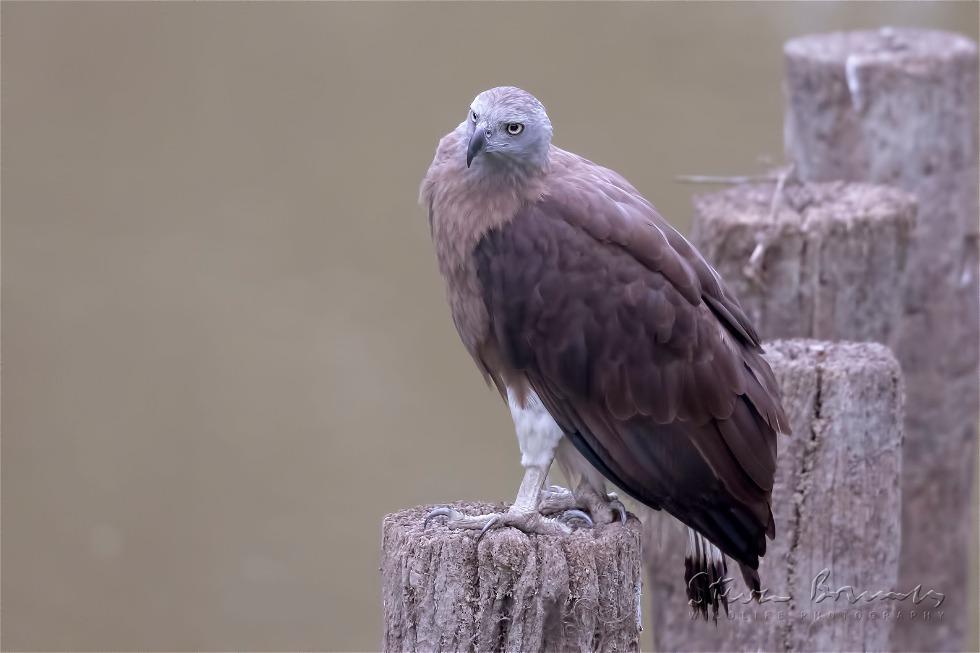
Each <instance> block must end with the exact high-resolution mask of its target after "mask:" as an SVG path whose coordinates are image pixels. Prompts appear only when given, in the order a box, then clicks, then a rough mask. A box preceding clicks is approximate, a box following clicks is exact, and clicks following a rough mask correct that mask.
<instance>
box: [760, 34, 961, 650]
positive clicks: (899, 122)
mask: <svg viewBox="0 0 980 653" xmlns="http://www.w3.org/2000/svg"><path fill="white" fill-rule="evenodd" d="M785 62H786V129H785V134H786V148H787V154H788V156H789V158H790V160H791V161H792V162H793V163H794V165H795V168H796V170H797V172H798V173H799V176H800V177H801V178H802V179H804V180H813V181H824V180H832V179H845V180H849V181H869V182H875V183H887V184H891V185H894V186H896V187H898V188H902V189H903V190H906V191H908V192H910V193H913V194H915V196H916V198H917V201H918V205H919V209H918V216H917V220H916V226H915V230H914V232H913V238H912V242H911V246H910V249H909V259H908V269H909V274H908V276H907V281H908V283H907V285H906V292H905V296H904V307H905V310H904V316H903V319H902V321H901V322H902V324H901V330H902V335H901V339H900V340H899V342H898V344H897V347H896V354H897V355H898V358H899V360H900V361H901V364H902V370H903V372H904V374H905V379H906V385H907V387H908V410H907V412H906V422H905V432H906V441H905V445H904V456H905V465H904V468H905V474H904V477H903V479H902V482H903V487H902V495H903V497H904V499H903V520H904V528H903V542H902V561H901V565H902V566H901V573H900V579H901V580H900V583H899V584H900V585H901V586H909V587H912V586H915V585H917V584H919V583H921V584H923V586H924V587H930V586H931V587H935V588H937V589H938V590H940V591H942V592H945V593H946V594H947V595H948V596H949V601H948V614H947V615H946V618H944V620H943V622H942V623H940V624H935V625H931V626H928V627H924V626H922V625H921V624H915V623H912V622H902V623H899V625H898V626H897V627H896V629H895V640H894V647H895V648H897V649H903V650H921V651H928V650H933V651H936V650H938V651H949V650H962V648H963V646H964V635H965V633H966V628H967V616H968V615H967V609H968V605H969V603H970V601H969V598H968V592H969V591H970V588H969V587H968V584H967V577H968V574H967V552H968V550H969V549H968V547H969V546H970V541H971V530H972V528H973V526H974V525H975V524H976V516H975V514H974V511H973V510H971V501H972V497H971V495H972V488H973V474H974V473H975V468H976V451H977V449H976V447H977V420H978V398H980V376H978V374H977V364H978V360H980V348H978V346H980V338H978V331H980V289H978V281H977V276H978V275H977V239H978V208H977V200H978V195H980V177H978V168H977V165H978V160H980V145H978V143H980V132H978V125H980V123H978V59H977V45H976V43H974V42H973V41H972V40H970V39H968V38H966V37H964V36H961V35H958V34H951V33H946V32H938V31H930V30H916V29H899V28H883V29H880V30H875V31H864V32H838V33H833V34H819V35H811V36H805V37H801V38H798V39H793V40H791V41H789V42H788V43H787V44H786V47H785ZM853 319H854V322H855V323H856V324H858V323H861V322H862V321H863V320H865V319H866V316H865V315H862V314H859V313H857V312H855V313H854V315H853ZM776 335H778V336H780V337H782V336H784V335H785V334H776ZM832 337H834V338H841V337H842V336H839V335H835V336H832Z"/></svg>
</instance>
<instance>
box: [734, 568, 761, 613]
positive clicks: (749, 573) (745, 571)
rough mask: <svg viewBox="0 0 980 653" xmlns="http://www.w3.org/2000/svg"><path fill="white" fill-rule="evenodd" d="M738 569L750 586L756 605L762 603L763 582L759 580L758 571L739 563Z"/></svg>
mask: <svg viewBox="0 0 980 653" xmlns="http://www.w3.org/2000/svg"><path fill="white" fill-rule="evenodd" d="M738 567H739V569H740V570H741V571H742V578H743V579H744V580H745V584H746V585H747V586H748V588H749V590H750V592H751V596H752V598H753V599H755V602H756V603H762V581H761V580H759V572H758V570H755V569H753V568H752V567H750V566H748V565H743V564H741V563H739V565H738Z"/></svg>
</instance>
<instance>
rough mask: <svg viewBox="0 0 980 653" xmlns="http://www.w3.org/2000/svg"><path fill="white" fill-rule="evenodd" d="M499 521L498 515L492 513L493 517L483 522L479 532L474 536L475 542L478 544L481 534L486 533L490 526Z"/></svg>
mask: <svg viewBox="0 0 980 653" xmlns="http://www.w3.org/2000/svg"><path fill="white" fill-rule="evenodd" d="M499 523H500V515H494V516H493V517H491V518H490V521H488V522H487V523H486V524H484V525H483V528H481V529H480V534H479V535H477V536H476V543H477V544H479V543H480V540H482V539H483V536H484V535H486V534H487V531H489V530H490V529H491V528H493V527H494V526H496V525H497V524H499Z"/></svg>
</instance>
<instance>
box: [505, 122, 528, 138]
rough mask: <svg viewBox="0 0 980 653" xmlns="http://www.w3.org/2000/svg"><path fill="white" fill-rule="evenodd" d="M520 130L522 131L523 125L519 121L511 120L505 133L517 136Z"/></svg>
mask: <svg viewBox="0 0 980 653" xmlns="http://www.w3.org/2000/svg"><path fill="white" fill-rule="evenodd" d="M522 131H524V125H522V124H521V123H519V122H512V123H509V124H508V125H507V133H508V134H510V135H511V136H517V135H518V134H520V133H521V132H522Z"/></svg>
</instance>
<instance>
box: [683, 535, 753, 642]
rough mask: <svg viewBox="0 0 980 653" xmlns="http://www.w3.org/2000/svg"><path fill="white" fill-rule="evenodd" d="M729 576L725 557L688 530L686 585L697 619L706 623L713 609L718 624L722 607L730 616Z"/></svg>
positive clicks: (688, 599)
mask: <svg viewBox="0 0 980 653" xmlns="http://www.w3.org/2000/svg"><path fill="white" fill-rule="evenodd" d="M743 573H744V571H743ZM727 574H728V563H727V562H726V560H725V554H723V553H722V552H721V550H720V549H719V548H718V547H716V546H715V545H714V544H712V543H711V542H709V541H708V540H707V538H705V537H704V536H703V535H701V534H700V533H698V532H697V531H696V530H694V529H693V528H688V529H687V555H686V556H685V557H684V586H685V587H686V588H687V603H688V605H690V606H691V610H692V615H693V616H694V617H701V618H702V619H704V620H705V621H707V620H708V608H709V607H710V608H711V617H712V618H713V619H714V621H715V623H718V606H719V605H721V607H723V608H724V609H725V614H726V615H727V614H728V592H727V581H726V575H727ZM755 578H756V581H757V582H758V579H759V575H758V574H756V576H755Z"/></svg>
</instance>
